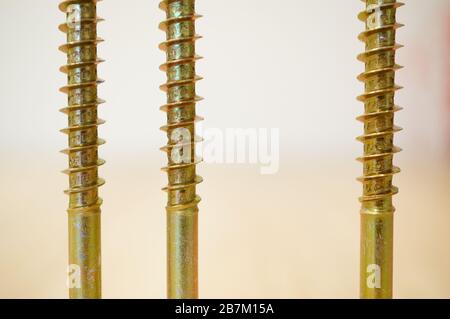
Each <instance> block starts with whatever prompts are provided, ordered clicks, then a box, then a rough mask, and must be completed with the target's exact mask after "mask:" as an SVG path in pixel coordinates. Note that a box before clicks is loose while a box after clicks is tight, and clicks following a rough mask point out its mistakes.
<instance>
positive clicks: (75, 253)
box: [59, 0, 104, 298]
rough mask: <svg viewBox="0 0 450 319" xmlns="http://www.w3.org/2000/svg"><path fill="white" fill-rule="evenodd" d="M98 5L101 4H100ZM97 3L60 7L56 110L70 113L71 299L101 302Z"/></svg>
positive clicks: (88, 0) (77, 0)
mask: <svg viewBox="0 0 450 319" xmlns="http://www.w3.org/2000/svg"><path fill="white" fill-rule="evenodd" d="M98 1H100V0H98ZM96 5H97V0H69V1H63V2H62V3H61V4H60V5H59V8H60V10H61V11H62V12H64V13H66V23H64V24H61V25H60V26H59V29H60V30H61V31H62V32H64V33H66V35H67V42H66V44H64V45H62V46H61V47H60V50H61V51H62V52H64V53H66V54H67V64H66V65H64V66H62V67H61V68H60V70H61V72H63V73H65V74H67V81H68V83H67V85H66V86H64V87H62V88H61V89H60V91H61V92H64V93H66V94H67V95H68V106H66V107H64V108H63V109H61V110H60V111H61V112H63V113H65V114H67V115H68V127H67V128H65V129H63V130H61V131H62V132H63V133H65V134H67V135H68V144H69V147H68V148H67V149H65V150H63V151H62V152H63V153H65V154H67V155H68V156H69V168H68V169H67V170H65V171H64V173H66V174H68V175H69V186H70V187H69V189H68V190H66V191H65V193H66V194H67V195H69V208H68V213H69V264H70V265H71V266H72V265H76V266H77V267H79V271H80V274H79V275H80V278H79V282H78V284H77V280H78V279H74V280H75V281H74V285H73V286H72V285H71V286H70V290H69V292H70V297H71V298H100V296H101V268H100V206H101V204H102V200H101V198H100V197H99V196H98V188H99V187H100V186H102V185H103V184H104V180H103V179H101V178H99V177H98V167H99V166H100V165H103V164H104V161H103V160H102V159H99V158H98V147H99V146H100V145H102V144H104V141H103V140H102V139H99V138H98V130H97V128H98V126H99V125H101V124H103V123H104V121H103V120H101V119H98V117H97V107H98V105H99V104H101V103H104V101H102V100H101V99H99V98H98V97H97V85H98V84H100V83H102V82H103V81H102V80H101V79H98V78H97V65H98V64H99V63H101V62H103V60H101V59H99V58H97V44H98V43H99V42H102V41H103V40H102V39H100V38H97V23H98V22H100V21H102V19H100V18H98V17H97V8H96Z"/></svg>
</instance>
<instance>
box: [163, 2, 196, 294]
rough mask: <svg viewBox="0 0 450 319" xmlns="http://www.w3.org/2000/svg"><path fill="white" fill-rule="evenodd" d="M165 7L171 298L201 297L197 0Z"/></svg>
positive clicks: (166, 169) (168, 228)
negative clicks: (197, 149) (199, 261)
mask: <svg viewBox="0 0 450 319" xmlns="http://www.w3.org/2000/svg"><path fill="white" fill-rule="evenodd" d="M160 8H161V9H162V10H164V11H165V12H166V20H165V21H163V22H162V23H161V24H160V29H161V30H163V31H165V32H166V41H165V42H163V43H162V44H161V45H160V49H161V50H163V51H165V52H166V63H164V64H163V65H162V66H161V67H160V69H161V70H162V71H164V72H166V74H167V82H166V83H165V84H164V85H162V86H161V89H162V90H163V91H165V92H166V93H167V104H165V105H164V106H162V107H161V110H162V111H164V112H167V125H166V126H164V127H162V130H163V131H165V132H167V138H168V144H167V145H166V146H165V147H163V148H162V150H163V151H165V152H167V158H168V166H167V167H165V168H163V170H164V171H166V172H167V174H168V186H167V187H166V188H164V190H165V191H167V192H168V203H167V207H166V210H167V295H168V298H171V299H193V298H198V203H199V202H200V197H198V196H197V194H196V185H197V184H199V183H200V182H201V181H202V179H201V177H199V176H197V174H196V165H197V164H198V163H199V162H200V161H201V160H200V159H197V158H196V157H195V144H196V143H197V142H199V141H201V138H199V137H196V135H195V134H196V133H195V131H196V130H195V123H196V122H197V121H199V120H201V118H200V117H198V116H196V111H195V108H196V103H197V102H198V101H199V100H201V98H200V97H198V96H197V95H196V88H195V87H196V82H197V81H198V80H200V77H198V76H197V75H196V71H195V63H196V61H197V60H198V59H200V57H199V56H197V55H196V54H195V42H196V40H198V39H199V38H200V37H199V36H198V35H196V33H195V20H196V19H197V18H199V17H200V16H199V15H196V14H195V0H165V1H162V2H161V3H160Z"/></svg>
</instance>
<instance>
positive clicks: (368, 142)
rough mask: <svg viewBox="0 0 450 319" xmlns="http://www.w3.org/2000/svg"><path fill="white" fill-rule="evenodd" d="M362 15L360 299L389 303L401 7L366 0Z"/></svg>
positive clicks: (386, 1) (390, 1) (390, 2)
mask: <svg viewBox="0 0 450 319" xmlns="http://www.w3.org/2000/svg"><path fill="white" fill-rule="evenodd" d="M364 2H365V3H366V10H365V11H363V12H361V13H360V14H359V16H358V17H359V19H360V20H361V21H363V22H365V24H366V30H365V31H364V32H363V33H361V34H360V35H359V39H360V40H361V41H363V42H364V43H365V52H364V53H362V54H360V55H359V56H358V59H359V60H360V61H362V62H364V63H365V71H364V73H362V74H361V75H359V77H358V79H359V80H360V81H362V82H364V85H365V93H364V94H363V95H361V96H359V98H358V99H359V100H360V101H361V102H363V103H364V109H365V113H364V115H362V116H360V117H358V120H359V121H361V122H363V123H364V135H362V136H360V137H358V140H359V141H361V142H363V143H364V156H362V157H361V158H359V159H358V160H359V161H361V162H362V163H363V172H364V175H363V177H361V178H359V180H360V181H361V182H362V183H363V196H362V197H361V198H360V201H361V203H362V207H361V256H360V257H361V263H360V296H361V298H380V299H381V298H392V281H393V271H392V268H393V217H394V211H395V209H394V206H393V204H392V196H393V195H395V194H397V192H398V189H397V187H395V186H393V185H392V180H393V176H394V175H395V174H397V173H398V172H399V171H400V169H399V168H397V167H395V166H394V165H393V158H394V154H395V153H397V152H399V151H400V149H399V148H398V147H396V146H394V144H393V142H394V133H396V132H398V131H400V130H401V129H400V128H399V127H397V126H395V125H394V113H395V112H397V111H399V110H400V109H401V108H400V107H399V106H396V105H395V104H394V97H395V92H396V91H397V90H399V89H400V87H399V86H397V85H396V84H395V72H396V71H397V70H398V69H400V66H398V65H397V64H396V63H395V53H396V50H397V49H399V48H400V47H401V46H400V45H398V44H397V43H396V41H395V38H396V30H397V29H398V28H399V27H401V26H402V25H400V24H398V23H397V22H396V10H397V8H398V7H400V6H402V5H403V4H402V3H398V2H397V1H395V0H366V1H364Z"/></svg>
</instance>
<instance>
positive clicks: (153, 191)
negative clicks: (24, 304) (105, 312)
mask: <svg viewBox="0 0 450 319" xmlns="http://www.w3.org/2000/svg"><path fill="white" fill-rule="evenodd" d="M363 7H364V5H363V3H362V2H361V1H356V0H344V1H335V0H323V1H304V0H285V1H283V2H282V4H281V3H280V1H269V0H263V1H261V0H246V1H239V0H228V1H207V0H198V1H197V9H198V13H200V14H203V15H204V18H203V19H201V20H198V24H197V25H198V33H199V34H201V35H203V36H204V39H202V40H201V41H199V43H198V53H199V54H201V55H202V56H204V57H205V59H204V60H201V61H199V63H198V73H199V74H200V75H202V76H204V77H205V80H204V81H202V82H200V83H199V85H198V93H199V94H200V95H202V96H204V97H205V98H206V99H205V101H204V102H202V103H200V104H199V106H198V113H199V114H200V115H202V116H204V117H205V118H206V121H205V122H204V123H203V128H205V129H206V128H219V129H221V130H225V129H226V128H279V130H280V153H279V160H280V167H279V171H278V173H276V174H273V175H261V174H260V170H259V167H258V165H255V164H210V163H205V164H203V165H201V167H200V169H199V171H200V173H201V175H202V176H203V177H204V178H205V182H204V183H203V184H202V185H201V186H200V187H199V194H200V195H201V196H202V198H203V201H202V203H201V205H200V209H201V211H200V289H201V297H205V298H216V297H224V298H241V297H242V298H247V297H255V298H313V297H314V298H316V297H317V298H357V297H358V271H359V262H358V255H359V215H358V211H359V203H358V196H359V195H360V193H361V185H360V184H359V183H358V182H356V180H355V179H356V177H357V176H359V175H360V173H361V165H360V163H358V162H356V161H355V158H356V157H358V156H360V155H361V153H362V145H361V144H359V143H358V142H357V141H355V137H356V136H358V135H359V134H361V132H362V124H361V123H359V122H357V121H356V120H355V117H357V116H358V115H360V114H361V113H362V111H363V106H362V104H361V103H359V102H357V101H356V96H357V95H359V94H361V93H362V92H363V86H362V84H361V83H359V82H358V81H357V80H356V76H357V75H358V74H359V73H360V72H362V70H363V64H362V63H361V62H359V61H357V60H356V56H357V54H358V53H359V52H361V51H363V49H364V46H363V44H362V43H360V42H359V41H358V40H357V35H358V33H359V32H361V31H362V30H363V28H364V25H363V23H361V22H360V21H359V20H358V19H357V18H356V16H357V14H358V12H359V11H361V10H363ZM98 13H99V15H100V16H102V17H103V18H105V19H106V22H104V23H102V24H101V25H100V26H99V36H101V37H103V38H104V39H105V40H106V41H105V42H104V43H103V44H101V45H100V46H99V55H100V56H101V57H103V58H105V59H106V60H107V62H106V63H104V64H102V65H101V66H100V67H99V75H100V77H102V78H104V79H106V83H105V84H103V85H101V86H100V96H101V97H102V98H105V99H106V100H107V103H106V104H105V105H104V106H101V107H100V115H101V117H102V118H104V119H106V120H107V124H106V125H104V126H102V127H101V129H100V133H101V137H104V138H105V139H106V140H107V142H108V143H107V144H106V145H105V146H104V147H101V149H100V153H101V157H102V158H104V159H106V160H107V164H106V165H105V166H103V167H102V168H101V170H100V172H101V176H102V177H104V178H105V179H106V181H107V184H106V185H105V186H104V187H102V189H101V196H102V197H103V199H104V205H103V215H102V218H103V225H102V226H103V228H102V240H103V247H102V255H103V291H104V292H103V294H104V297H106V298H132V297H133V298H164V297H165V273H166V272H165V212H164V206H165V200H166V195H165V193H163V192H162V191H161V190H160V188H161V187H163V186H164V184H165V182H166V181H165V179H166V177H165V175H164V173H162V172H160V170H159V167H161V166H163V165H164V164H165V162H166V159H165V157H164V154H163V153H161V152H159V150H158V148H159V147H160V146H161V145H163V144H164V143H165V140H166V139H165V136H164V134H163V133H162V132H160V131H159V130H158V128H159V127H160V126H161V125H163V124H164V122H165V115H164V113H161V112H160V111H159V106H160V105H162V104H164V99H165V96H164V94H163V93H162V92H160V91H159V90H158V86H159V84H161V83H163V82H164V81H165V76H164V74H163V73H162V72H160V71H159V70H158V66H159V64H161V63H163V61H164V60H165V56H164V53H162V52H160V51H159V50H158V49H157V44H158V43H159V42H161V41H163V40H164V33H163V32H161V31H160V30H158V23H159V22H160V21H161V20H163V19H164V14H163V12H162V11H160V10H158V4H157V1H153V0H151V1H150V0H133V1H110V0H109V1H103V2H101V3H100V4H99V6H98ZM449 18H450V1H448V0H427V1H424V0H408V1H406V6H404V7H402V8H400V9H399V10H398V21H399V22H401V23H404V24H405V25H406V27H404V28H402V29H400V30H399V31H398V42H399V43H401V44H404V45H405V48H403V49H401V50H399V51H398V63H399V64H401V65H404V66H405V68H404V69H403V70H401V71H399V72H398V76H397V82H398V84H400V85H402V86H404V87H405V88H404V89H403V90H401V91H399V92H398V95H397V102H398V104H399V105H401V106H403V107H404V110H403V111H402V112H400V113H398V115H397V117H396V122H397V124H398V125H399V126H402V127H403V128H404V131H403V132H401V133H400V134H398V137H396V144H397V145H399V146H400V147H402V148H403V149H404V151H403V152H402V153H400V154H399V155H398V156H396V159H395V161H396V164H398V166H400V167H401V168H402V170H403V172H402V173H401V174H400V175H398V176H397V177H396V178H395V183H396V185H397V186H399V188H400V194H399V195H398V196H396V197H395V204H396V207H397V213H396V224H395V296H396V297H401V298H417V297H425V298H450V284H449V282H450V271H449V269H450V249H449V248H448V247H449V244H450V231H449V229H450V196H449V195H450V194H449V190H450V166H449V152H448V151H449V137H450V130H449V120H450V105H449V101H450V95H449V84H450V82H449V81H450V67H449V66H450V63H449V57H450V19H449ZM64 19H65V16H64V14H62V13H61V12H59V11H58V8H57V1H53V0H41V1H35V0H21V1H15V0H0V35H1V36H0V38H1V39H2V41H1V59H0V70H1V72H0V90H1V91H0V160H1V165H0V202H1V208H0V283H1V284H0V297H3V298H6V297H10V298H19V297H25V298H65V297H66V296H67V290H66V286H65V271H66V263H67V222H66V212H65V209H66V206H67V201H68V199H67V197H66V196H65V195H64V194H63V190H64V189H65V188H66V186H67V184H68V180H67V177H66V176H65V175H63V174H61V173H60V171H61V170H63V169H65V168H66V165H67V158H66V156H65V155H63V154H60V153H59V152H58V151H59V150H60V149H63V148H65V147H66V144H67V140H66V136H65V135H63V134H61V133H59V132H58V130H59V129H61V128H63V127H65V125H66V117H65V115H64V114H62V113H59V112H58V109H59V108H60V107H63V106H64V105H65V103H66V96H65V95H63V94H61V93H59V92H58V88H59V87H60V86H63V85H64V84H65V82H66V78H65V76H64V75H63V74H61V73H59V72H58V67H59V66H60V65H63V64H64V63H65V55H64V54H63V53H61V52H59V51H58V49H57V48H58V46H59V45H60V44H62V43H64V41H65V36H64V34H62V33H60V32H59V31H58V29H57V27H58V25H59V24H60V23H62V22H64ZM119 234H120V236H119ZM124 234H125V235H124Z"/></svg>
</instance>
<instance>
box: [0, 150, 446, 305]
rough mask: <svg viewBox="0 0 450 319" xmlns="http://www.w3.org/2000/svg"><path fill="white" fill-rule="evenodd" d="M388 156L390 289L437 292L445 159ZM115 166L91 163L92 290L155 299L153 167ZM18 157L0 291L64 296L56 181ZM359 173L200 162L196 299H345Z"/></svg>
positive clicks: (160, 257)
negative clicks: (96, 232)
mask: <svg viewBox="0 0 450 319" xmlns="http://www.w3.org/2000/svg"><path fill="white" fill-rule="evenodd" d="M399 158H400V160H399V162H400V165H401V166H402V168H403V173H402V174H400V175H398V178H397V179H396V180H397V183H396V184H397V185H398V186H399V187H400V190H401V192H400V194H399V195H398V196H397V197H396V199H395V202H396V206H397V208H398V211H397V214H396V224H395V230H396V231H395V296H396V297H398V298H419V297H423V298H449V297H450V285H449V284H448V283H449V282H450V272H449V269H450V251H449V249H448V243H450V232H449V231H448V229H449V225H450V214H449V207H450V197H449V189H450V169H449V165H448V162H445V161H442V162H438V161H436V160H432V159H430V161H429V162H430V163H433V165H430V166H427V165H424V163H422V162H404V161H402V160H401V155H400V156H399ZM23 161H26V159H23ZM127 162H128V161H126V160H125V159H122V160H111V161H110V162H109V163H108V164H107V165H106V166H105V167H104V168H103V169H102V172H103V174H102V175H103V176H104V177H106V179H107V181H108V183H107V184H106V185H105V187H104V188H102V196H103V198H104V200H105V204H104V206H103V287H104V297H105V298H164V297H165V233H164V231H165V219H164V210H163V206H164V201H165V194H164V193H163V192H160V191H159V188H160V186H161V185H163V184H164V175H163V174H162V173H159V172H158V170H154V169H150V168H152V167H155V166H157V165H158V164H159V163H156V162H155V163H153V162H151V161H150V162H143V161H140V162H136V163H134V165H133V167H129V166H128V165H125V163H127ZM20 164H23V163H21V162H20V160H16V161H15V163H14V165H13V166H11V167H4V166H3V167H2V170H1V172H0V173H1V176H2V183H1V184H0V185H1V186H0V187H1V188H0V201H1V203H2V209H3V210H4V211H5V212H8V213H6V214H2V215H1V225H2V229H1V232H0V252H1V263H0V282H1V285H0V297H2V298H6V297H8V298H23V297H26V298H65V297H66V296H67V292H66V289H65V285H64V282H65V273H64V270H65V266H66V256H67V252H66V246H67V242H66V237H67V230H66V214H65V212H64V208H65V205H66V200H67V198H66V197H65V196H64V195H63V194H61V192H60V189H63V188H64V186H65V184H66V178H65V176H63V175H60V174H58V173H57V172H56V170H55V172H53V173H51V174H49V172H51V170H52V169H53V168H54V167H52V166H50V165H48V167H44V168H43V167H38V165H37V164H36V166H35V167H34V166H30V165H28V166H26V165H24V166H20ZM19 167H20V168H21V171H20V174H19V171H18V169H19ZM359 169H360V166H359V164H358V163H356V162H353V161H352V160H351V159H349V161H348V162H345V161H344V160H334V161H331V162H327V163H321V162H317V161H301V160H300V159H299V160H298V165H284V164H282V165H281V167H280V172H279V174H277V175H273V176H261V175H259V172H258V169H257V167H251V166H247V165H242V166H237V165H211V164H204V165H203V166H202V169H201V172H202V175H203V176H204V177H205V180H206V181H205V183H204V184H203V185H202V186H200V187H199V193H200V194H201V195H202V197H203V198H204V200H203V202H202V203H201V206H200V207H201V212H200V214H201V215H200V290H201V294H200V295H201V297H203V298H222V297H223V298H357V297H358V253H359V252H358V240H359V229H358V227H359V224H358V221H359V218H358V207H359V204H358V202H357V197H358V195H359V193H360V185H359V184H358V183H357V182H356V181H355V180H354V177H355V176H357V175H358V172H359ZM24 185H27V187H24ZM230 190H232V191H230ZM230 194H232V195H233V196H232V197H231V196H230Z"/></svg>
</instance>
